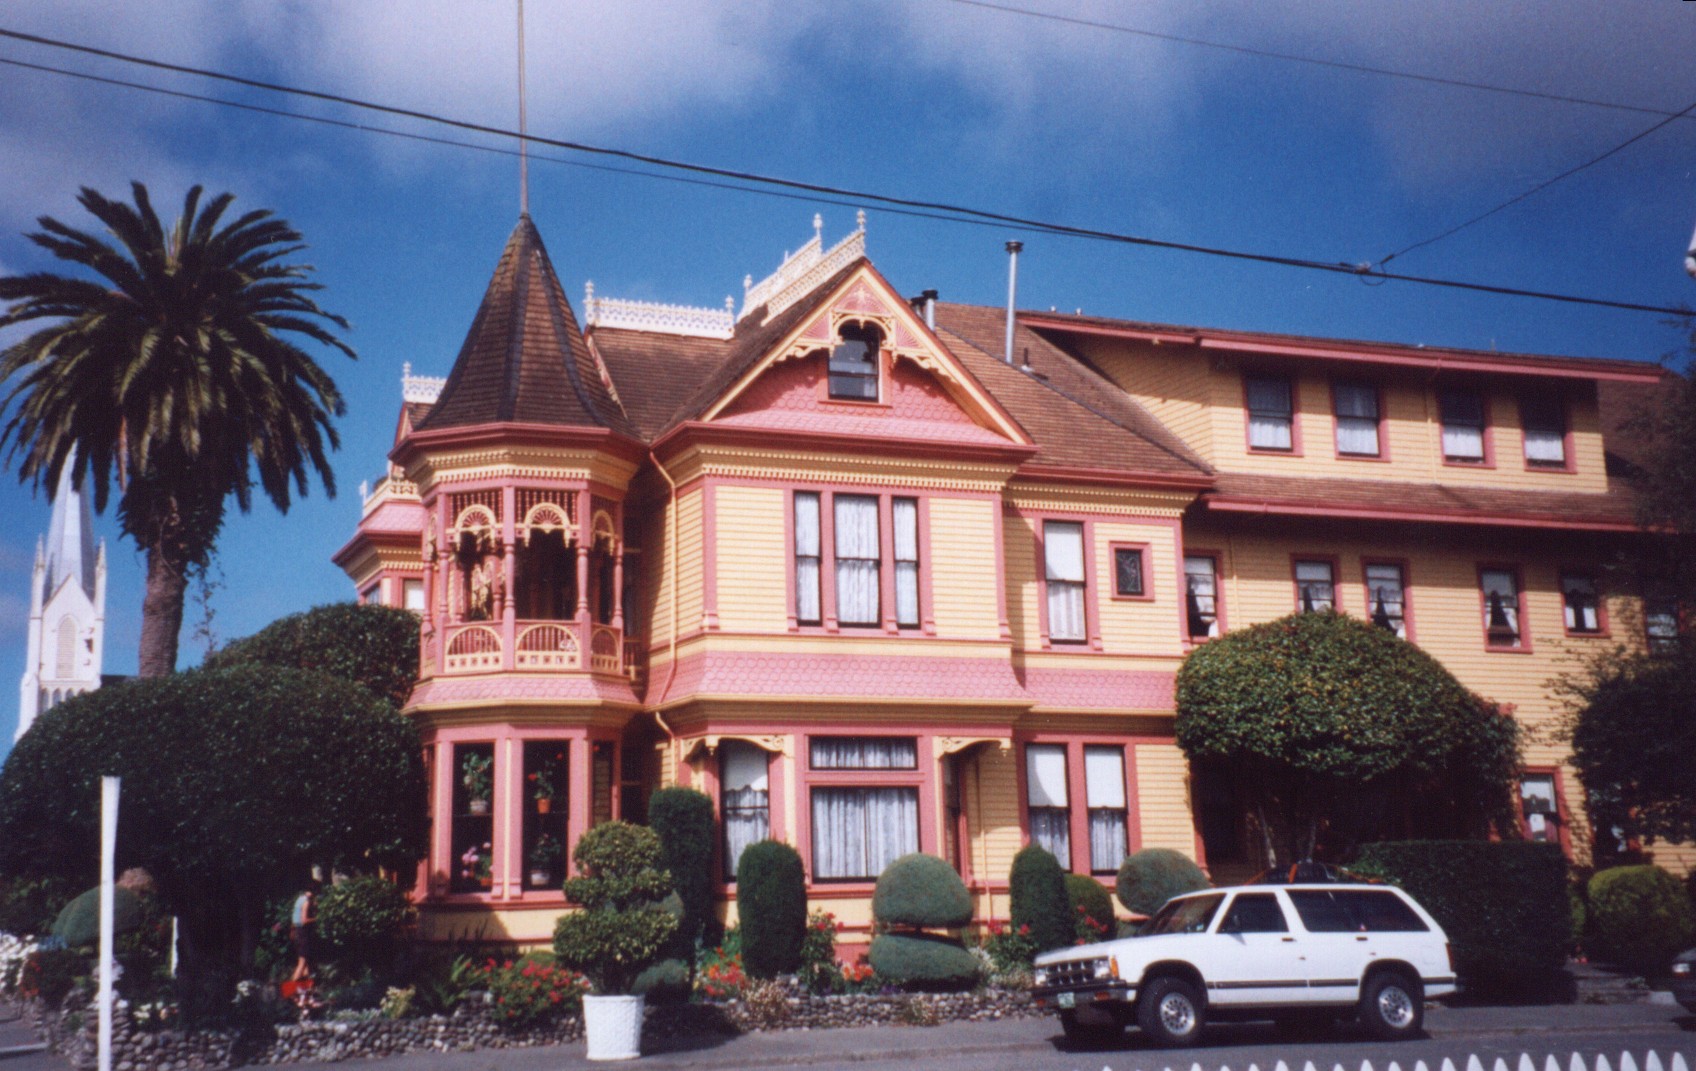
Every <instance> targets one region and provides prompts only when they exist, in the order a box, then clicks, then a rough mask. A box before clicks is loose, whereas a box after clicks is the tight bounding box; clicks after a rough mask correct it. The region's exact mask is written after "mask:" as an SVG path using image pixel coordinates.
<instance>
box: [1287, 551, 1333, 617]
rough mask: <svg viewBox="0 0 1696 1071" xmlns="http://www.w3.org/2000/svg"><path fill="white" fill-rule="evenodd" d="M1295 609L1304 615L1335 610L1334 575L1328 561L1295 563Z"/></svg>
mask: <svg viewBox="0 0 1696 1071" xmlns="http://www.w3.org/2000/svg"><path fill="white" fill-rule="evenodd" d="M1295 569H1296V609H1297V610H1299V611H1301V612H1302V613H1304V614H1310V613H1313V612H1314V611H1315V610H1333V609H1336V605H1337V598H1336V575H1335V570H1334V569H1333V568H1332V566H1331V563H1330V562H1328V561H1297V562H1296V563H1295Z"/></svg>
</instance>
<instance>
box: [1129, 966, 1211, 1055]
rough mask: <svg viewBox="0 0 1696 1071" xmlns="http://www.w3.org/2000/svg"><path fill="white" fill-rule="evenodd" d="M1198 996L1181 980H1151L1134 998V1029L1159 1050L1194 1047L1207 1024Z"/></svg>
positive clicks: (1168, 976)
mask: <svg viewBox="0 0 1696 1071" xmlns="http://www.w3.org/2000/svg"><path fill="white" fill-rule="evenodd" d="M1206 1021H1207V1011H1206V1008H1205V1006H1204V1005H1203V1004H1202V1000H1201V993H1200V992H1199V991H1198V990H1197V989H1196V987H1195V986H1193V985H1191V984H1190V983H1189V982H1186V981H1184V980H1183V979H1182V978H1174V977H1172V976H1171V975H1167V976H1165V977H1162V978H1154V979H1151V980H1150V981H1149V982H1147V983H1146V984H1145V985H1144V986H1143V987H1142V992H1141V993H1140V994H1139V995H1138V996H1137V1026H1139V1027H1141V1028H1142V1032H1143V1033H1145V1034H1147V1035H1148V1036H1149V1038H1150V1039H1151V1040H1152V1041H1153V1042H1154V1043H1155V1044H1156V1045H1159V1046H1160V1047H1161V1048H1164V1049H1175V1048H1179V1047H1181V1046H1184V1045H1194V1044H1195V1043H1196V1042H1197V1041H1198V1040H1199V1039H1200V1038H1201V1028H1202V1027H1203V1026H1205V1025H1206Z"/></svg>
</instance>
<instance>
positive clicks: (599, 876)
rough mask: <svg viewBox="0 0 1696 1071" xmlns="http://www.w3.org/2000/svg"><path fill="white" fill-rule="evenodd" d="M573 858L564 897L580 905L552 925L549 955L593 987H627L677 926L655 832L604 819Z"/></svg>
mask: <svg viewBox="0 0 1696 1071" xmlns="http://www.w3.org/2000/svg"><path fill="white" fill-rule="evenodd" d="M572 857H573V858H574V859H576V861H577V868H578V870H579V871H581V873H580V874H579V875H578V876H577V877H574V878H570V879H568V880H567V881H566V883H565V898H566V899H567V900H570V901H571V902H572V903H574V904H577V905H579V906H581V907H582V908H583V910H581V911H576V912H573V913H571V914H569V915H565V916H562V917H561V918H560V920H559V922H558V923H557V924H555V926H554V956H555V958H556V959H557V960H558V961H559V965H560V966H562V967H566V968H569V969H571V970H575V971H581V972H582V973H583V974H584V975H586V976H587V977H588V979H589V981H590V982H592V983H593V984H594V987H595V991H596V992H597V993H604V994H624V993H629V992H630V991H631V987H632V986H633V985H634V984H635V982H636V978H637V976H638V975H640V974H641V973H642V971H643V970H645V969H646V968H647V967H648V965H649V964H651V963H653V962H654V961H655V960H656V959H658V958H659V956H660V953H661V952H662V951H663V950H664V949H665V946H666V943H667V942H668V941H670V940H671V936H672V934H674V933H676V932H677V918H676V916H674V915H673V914H671V913H670V912H668V911H667V910H666V909H665V908H664V907H663V906H662V903H661V902H662V901H663V900H664V899H665V897H666V896H667V895H668V894H669V893H670V892H671V877H670V875H668V874H667V873H666V872H665V871H663V870H661V869H660V868H659V861H660V839H659V837H657V836H655V835H654V831H653V830H651V829H648V828H646V827H643V826H636V825H631V824H630V823H629V822H602V823H601V824H600V825H598V826H595V827H594V828H593V829H591V830H589V832H587V833H585V834H583V836H582V838H581V839H580V840H578V842H577V850H576V851H575V852H573V853H572Z"/></svg>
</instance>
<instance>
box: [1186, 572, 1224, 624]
mask: <svg viewBox="0 0 1696 1071" xmlns="http://www.w3.org/2000/svg"><path fill="white" fill-rule="evenodd" d="M1217 587H1218V585H1217V582H1216V579H1215V576H1214V570H1213V559H1212V558H1201V557H1197V558H1190V557H1186V558H1185V559H1184V617H1185V620H1186V622H1187V624H1188V627H1189V634H1190V638H1191V639H1204V638H1206V637H1209V636H1217V635H1219V606H1218V600H1217V596H1216V591H1217Z"/></svg>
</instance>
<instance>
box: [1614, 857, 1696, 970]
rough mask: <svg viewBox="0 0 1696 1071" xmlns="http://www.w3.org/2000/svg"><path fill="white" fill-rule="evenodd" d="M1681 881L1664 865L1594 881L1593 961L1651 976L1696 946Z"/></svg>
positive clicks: (1623, 870) (1627, 869)
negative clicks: (1663, 868) (1608, 963)
mask: <svg viewBox="0 0 1696 1071" xmlns="http://www.w3.org/2000/svg"><path fill="white" fill-rule="evenodd" d="M1693 914H1696V913H1693V912H1692V910H1691V906H1690V897H1689V896H1688V895H1687V894H1686V893H1685V891H1684V887H1683V886H1682V885H1680V884H1679V881H1678V879H1677V878H1675V877H1673V876H1672V875H1671V874H1669V873H1667V872H1666V871H1665V870H1662V869H1661V868H1660V867H1658V866H1616V867H1614V868H1612V869H1610V870H1603V871H1601V872H1600V873H1598V874H1597V875H1596V876H1595V877H1593V878H1591V879H1590V943H1589V947H1590V950H1591V953H1592V954H1593V958H1596V959H1601V960H1604V961H1606V962H1610V963H1617V964H1619V965H1620V966H1622V967H1629V968H1631V969H1632V970H1634V971H1638V972H1640V973H1642V974H1645V975H1649V974H1655V973H1658V972H1660V971H1662V970H1665V969H1666V966H1667V964H1668V963H1670V962H1672V958H1673V957H1674V956H1675V955H1677V954H1678V953H1679V952H1681V951H1682V950H1684V949H1686V948H1689V947H1690V945H1691V944H1692V943H1696V917H1692V916H1693Z"/></svg>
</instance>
